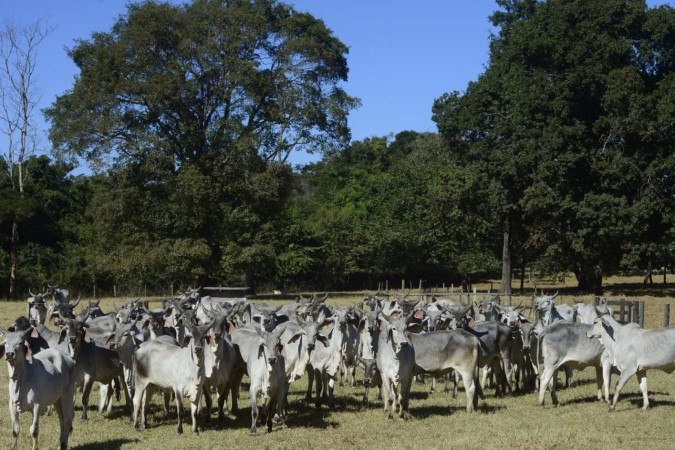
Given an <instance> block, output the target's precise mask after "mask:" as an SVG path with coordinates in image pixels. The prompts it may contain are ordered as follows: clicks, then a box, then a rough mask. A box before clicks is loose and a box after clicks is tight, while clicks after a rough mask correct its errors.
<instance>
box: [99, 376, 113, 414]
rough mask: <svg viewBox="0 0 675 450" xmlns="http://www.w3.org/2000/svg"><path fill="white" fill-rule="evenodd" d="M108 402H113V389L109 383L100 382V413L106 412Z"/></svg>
mask: <svg viewBox="0 0 675 450" xmlns="http://www.w3.org/2000/svg"><path fill="white" fill-rule="evenodd" d="M108 402H111V403H112V389H110V385H109V384H103V383H100V384H99V388H98V412H99V413H100V414H105V413H104V411H105V409H106V406H108Z"/></svg>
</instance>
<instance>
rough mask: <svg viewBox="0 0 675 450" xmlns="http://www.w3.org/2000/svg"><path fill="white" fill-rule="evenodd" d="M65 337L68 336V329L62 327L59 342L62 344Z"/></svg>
mask: <svg viewBox="0 0 675 450" xmlns="http://www.w3.org/2000/svg"><path fill="white" fill-rule="evenodd" d="M65 338H66V329H65V328H61V333H59V344H61V343H62V342H63V340H64V339H65Z"/></svg>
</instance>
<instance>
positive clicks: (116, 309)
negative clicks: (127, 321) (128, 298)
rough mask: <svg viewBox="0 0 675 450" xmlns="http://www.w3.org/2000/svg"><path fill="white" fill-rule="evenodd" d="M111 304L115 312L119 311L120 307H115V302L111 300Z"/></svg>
mask: <svg viewBox="0 0 675 450" xmlns="http://www.w3.org/2000/svg"><path fill="white" fill-rule="evenodd" d="M112 305H113V310H115V312H116V313H118V312H120V308H118V307H117V305H116V304H115V302H113V304H112Z"/></svg>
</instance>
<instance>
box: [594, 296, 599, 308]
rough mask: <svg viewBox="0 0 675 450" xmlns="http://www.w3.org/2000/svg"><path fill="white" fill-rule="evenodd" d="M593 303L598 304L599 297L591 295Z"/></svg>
mask: <svg viewBox="0 0 675 450" xmlns="http://www.w3.org/2000/svg"><path fill="white" fill-rule="evenodd" d="M593 304H594V305H595V306H598V305H599V304H600V297H598V296H597V295H596V296H595V297H593Z"/></svg>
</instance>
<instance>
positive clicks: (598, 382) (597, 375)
mask: <svg viewBox="0 0 675 450" xmlns="http://www.w3.org/2000/svg"><path fill="white" fill-rule="evenodd" d="M602 380H603V378H602V367H596V368H595V384H596V385H597V386H598V401H602V385H603V382H602Z"/></svg>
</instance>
